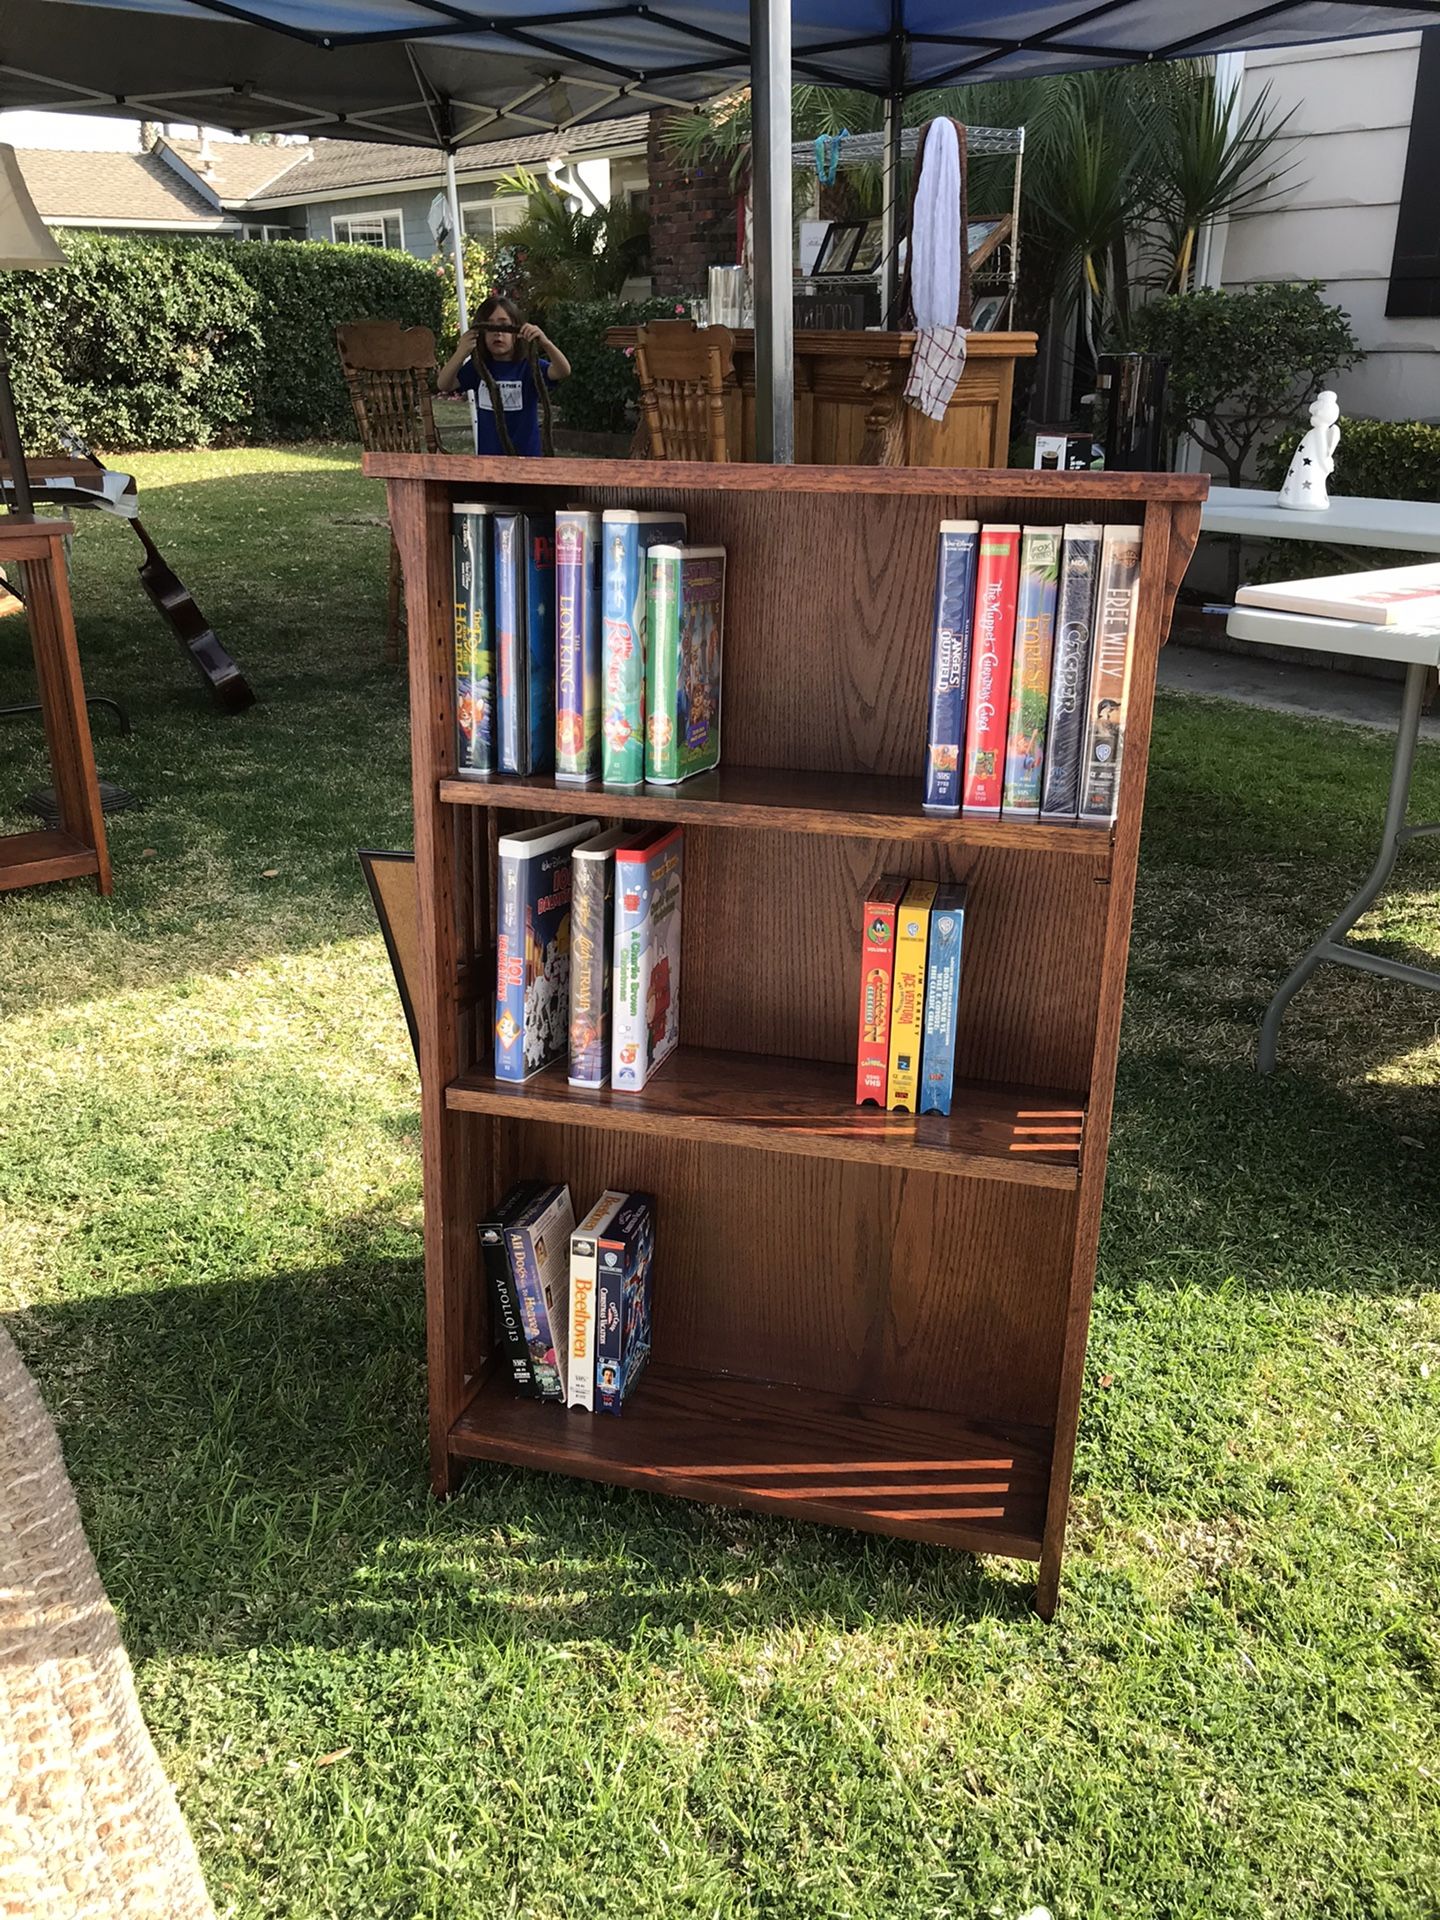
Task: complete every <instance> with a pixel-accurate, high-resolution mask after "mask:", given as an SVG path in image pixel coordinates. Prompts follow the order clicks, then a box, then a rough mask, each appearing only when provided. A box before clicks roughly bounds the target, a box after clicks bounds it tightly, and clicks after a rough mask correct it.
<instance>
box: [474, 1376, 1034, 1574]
mask: <svg viewBox="0 0 1440 1920" xmlns="http://www.w3.org/2000/svg"><path fill="white" fill-rule="evenodd" d="M1050 1450H1051V1435H1050V1433H1049V1430H1048V1429H1046V1428H1040V1427H1017V1426H1009V1425H1007V1426H990V1425H988V1424H984V1423H977V1422H968V1421H966V1420H964V1419H962V1418H961V1417H960V1416H959V1415H956V1414H947V1413H935V1412H931V1411H928V1410H925V1409H914V1408H905V1407H889V1406H873V1405H869V1404H866V1403H864V1402H860V1401H854V1400H846V1399H842V1398H840V1397H839V1396H837V1395H835V1394H828V1393H818V1392H814V1391H811V1390H809V1389H805V1388H800V1387H788V1386H772V1385H769V1384H767V1383H765V1382H762V1381H754V1380H737V1379H733V1378H731V1377H729V1376H725V1375H718V1374H707V1373H701V1372H697V1371H692V1370H690V1369H688V1368H683V1367H664V1366H652V1367H650V1369H649V1370H648V1371H647V1373H646V1375H645V1378H644V1380H643V1381H642V1382H641V1384H640V1386H639V1387H638V1388H637V1390H636V1395H635V1398H634V1399H633V1400H632V1401H630V1402H629V1403H628V1404H627V1405H626V1407H625V1410H624V1412H623V1413H622V1414H620V1415H619V1416H618V1417H613V1416H611V1415H608V1414H587V1413H580V1412H578V1411H577V1412H567V1411H566V1410H565V1409H563V1408H561V1407H558V1406H556V1405H554V1404H541V1403H540V1402H538V1401H534V1400H526V1399H522V1398H520V1397H518V1396H517V1395H515V1394H514V1393H512V1392H511V1390H510V1385H509V1382H508V1380H507V1379H506V1378H505V1377H504V1375H503V1374H502V1373H501V1371H500V1370H499V1368H498V1367H497V1368H494V1369H492V1371H491V1372H490V1373H489V1374H488V1375H487V1377H486V1379H485V1381H484V1382H483V1383H482V1385H481V1386H480V1388H479V1389H478V1391H477V1393H476V1395H475V1397H474V1398H473V1399H472V1400H471V1402H470V1404H469V1405H468V1406H467V1407H466V1409H465V1411H464V1412H463V1413H462V1414H461V1416H460V1418H459V1420H457V1421H456V1423H455V1425H454V1427H453V1428H452V1429H451V1433H450V1451H451V1454H452V1455H454V1456H456V1457H458V1458H461V1459H466V1460H496V1461H504V1462H506V1463H508V1464H510V1465H514V1466H522V1467H535V1468H540V1469H543V1470H548V1471H552V1472H557V1473H568V1474H571V1475H574V1476H576V1477H577V1478H580V1479H583V1480H603V1481H608V1482H611V1483H613V1484H615V1485H618V1486H627V1487H640V1488H644V1489H645V1490H647V1491H649V1492H652V1493H669V1494H678V1495H681V1496H682V1497H684V1498H687V1499H692V1500H707V1501H711V1502H714V1503H716V1504H718V1505H721V1506H728V1507H748V1508H753V1509H755V1510H757V1511H759V1512H767V1513H782V1514H786V1515H788V1516H790V1517H792V1518H795V1519H805V1520H818V1521H821V1522H824V1523H828V1524H829V1525H832V1526H845V1527H856V1528H859V1529H861V1530H862V1531H865V1532H868V1533H887V1534H894V1535H898V1536H900V1537H902V1538H904V1539H909V1540H926V1541H931V1542H933V1543H936V1544H938V1545H940V1546H948V1547H960V1548H964V1549H966V1550H968V1551H969V1552H972V1553H995V1554H1006V1555H1013V1556H1016V1557H1018V1558H1021V1559H1027V1560H1035V1559H1038V1558H1039V1557H1040V1544H1041V1538H1042V1534H1043V1531H1044V1524H1045V1503H1046V1497H1047V1494H1048V1491H1049V1479H1050Z"/></svg>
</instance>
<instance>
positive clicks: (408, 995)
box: [359, 847, 420, 1066]
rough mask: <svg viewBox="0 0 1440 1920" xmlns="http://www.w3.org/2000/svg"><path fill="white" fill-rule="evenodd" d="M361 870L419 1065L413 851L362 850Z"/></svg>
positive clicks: (416, 1061) (418, 946)
mask: <svg viewBox="0 0 1440 1920" xmlns="http://www.w3.org/2000/svg"><path fill="white" fill-rule="evenodd" d="M359 860H360V870H361V872H362V873H363V874H364V875H365V884H366V886H367V887H369V889H370V898H371V899H372V900H373V901H374V903H375V918H376V919H377V920H378V921H379V922H380V932H381V933H382V935H383V936H384V939H385V951H386V953H388V954H389V956H390V967H391V971H392V972H393V973H394V975H395V985H396V987H397V988H398V989H399V992H400V1005H401V1007H402V1008H403V1009H404V1013H405V1024H406V1026H407V1027H409V1029H410V1044H411V1046H412V1047H414V1049H415V1064H416V1065H417V1066H418V1065H419V1064H420V1029H419V1027H418V1026H417V1025H416V1024H415V1002H414V998H413V995H412V989H413V987H414V985H415V982H416V979H417V978H418V975H419V971H420V922H419V918H418V902H417V888H416V884H415V856H414V854H413V853H379V852H376V851H375V850H374V849H373V848H371V847H361V848H360V849H359Z"/></svg>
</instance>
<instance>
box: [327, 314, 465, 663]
mask: <svg viewBox="0 0 1440 1920" xmlns="http://www.w3.org/2000/svg"><path fill="white" fill-rule="evenodd" d="M335 347H336V350H337V352H338V353H339V355H340V367H341V371H342V372H343V373H344V375H345V386H346V388H347V390H348V392H349V394H350V404H351V406H352V407H353V408H354V409H355V424H356V426H357V427H358V428H359V429H360V444H361V446H362V447H364V449H365V451H366V452H367V453H439V451H440V436H439V434H438V433H437V432H436V430H435V414H434V409H433V407H432V405H431V400H430V389H431V384H432V380H433V377H434V373H435V336H434V334H433V333H432V332H431V331H430V329H429V328H428V327H402V326H401V325H400V324H399V323H398V321H394V320H356V321H353V322H352V323H351V324H350V325H348V326H343V327H336V329H335ZM400 599H401V596H400V550H399V548H398V547H397V546H396V545H395V536H394V535H393V534H392V535H391V536H390V582H389V591H388V597H387V602H386V614H385V658H386V660H387V661H398V660H399V658H400Z"/></svg>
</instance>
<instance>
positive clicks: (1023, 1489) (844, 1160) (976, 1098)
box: [365, 454, 1206, 1617]
mask: <svg viewBox="0 0 1440 1920" xmlns="http://www.w3.org/2000/svg"><path fill="white" fill-rule="evenodd" d="M365 464H366V470H367V472H369V473H371V474H376V475H380V476H382V477H384V478H386V479H387V480H388V482H389V492H390V510H391V518H392V523H393V525H394V528H395V532H396V536H397V538H398V540H399V542H400V548H401V552H402V555H403V559H404V569H405V581H406V590H407V593H408V596H409V619H410V676H411V678H410V690H411V713H412V728H413V746H414V783H415V847H416V858H417V863H418V887H419V919H420V944H421V962H420V964H421V978H420V983H419V986H420V991H419V994H418V996H417V1011H418V1015H419V1025H420V1051H421V1089H422V1093H421V1097H422V1105H423V1121H424V1177H425V1249H426V1297H427V1307H428V1327H429V1363H430V1446H431V1467H432V1474H433V1481H434V1485H435V1488H436V1490H437V1491H438V1492H442V1493H443V1492H445V1491H447V1490H448V1489H450V1488H451V1487H452V1486H453V1485H454V1484H455V1479H456V1476H457V1475H458V1473H459V1472H460V1471H461V1469H462V1468H463V1466H464V1464H465V1463H466V1462H467V1461H472V1460H493V1461H508V1462H512V1463H517V1464H521V1465H525V1466H530V1467H541V1468H548V1469H552V1470H554V1471H557V1472H561V1473H568V1474H575V1475H579V1476H581V1477H582V1478H586V1479H592V1480H605V1481H614V1482H619V1483H622V1484H624V1485H626V1486H633V1487H643V1488H648V1489H650V1490H652V1491H657V1492H666V1493H672V1494H683V1495H687V1496H690V1497H692V1498H695V1499H700V1500H707V1501H716V1502H720V1503H721V1504H725V1505H731V1506H744V1507H750V1508H755V1509H759V1510H762V1511H765V1512H771V1513H777V1514H783V1515H786V1516H787V1517H792V1518H806V1519H811V1520H817V1521H823V1522H827V1523H829V1524H832V1525H843V1526H847V1527H854V1528H860V1529H863V1530H866V1531H869V1532H872V1533H880V1534H898V1535H903V1536H905V1537H907V1538H911V1539H919V1540H926V1541H934V1542H939V1543H941V1544H943V1545H947V1546H953V1547H961V1548H967V1549H969V1550H971V1551H973V1552H993V1553H1000V1554H1008V1555H1017V1556H1021V1557H1024V1558H1028V1559H1031V1560H1038V1561H1039V1562H1040V1576H1039V1589H1038V1596H1037V1604H1038V1605H1039V1607H1040V1610H1041V1611H1042V1612H1043V1613H1044V1614H1046V1615H1047V1617H1048V1615H1049V1614H1050V1612H1051V1611H1052V1610H1053V1608H1054V1605H1055V1602H1056V1596H1057V1593H1058V1584H1059V1577H1060V1564H1061V1553H1062V1549H1063V1543H1064V1537H1065V1517H1066V1510H1067V1504H1068V1500H1069V1491H1070V1474H1071V1465H1072V1461H1073V1458H1074V1447H1075V1435H1076V1424H1077V1418H1078V1413H1079V1404H1080V1382H1081V1374H1082V1369H1083V1364H1084V1356H1085V1341H1086V1332H1087V1327H1088V1322H1089V1313H1090V1299H1091V1290H1092V1286H1093V1281H1094V1272H1095V1251H1096V1242H1097V1236H1098V1233H1099V1225H1100V1206H1101V1197H1102V1193H1103V1190H1104V1184H1105V1154H1106V1145H1107V1141H1108V1138H1109V1132H1110V1108H1111V1097H1112V1091H1113V1086H1114V1077H1115V1058H1116V1049H1117V1045H1118V1040H1119V1032H1120V1010H1121V1001H1122V998H1123V993H1124V980H1125V959H1126V950H1127V945H1128V940H1129V932H1130V912H1131V903H1132V899H1133V896H1134V887H1135V866H1136V857H1137V853H1138V849H1139V841H1140V821H1141V810H1142V806H1143V801H1144V791H1145V765H1146V755H1147V750H1148V746H1149V737H1150V718H1151V708H1152V704H1153V696H1154V686H1155V669H1156V661H1157V656H1158V651H1159V647H1160V644H1161V641H1162V639H1163V637H1164V635H1165V631H1166V628H1167V625H1168V621H1169V616H1170V610H1171V606H1172V604H1173V599H1174V594H1175V589H1176V587H1177V585H1178V583H1179V580H1180V577H1181V575H1182V573H1183V572H1184V568H1185V563H1186V561H1187V559H1188V558H1189V555H1190V552H1191V550H1192V548H1193V546H1194V543H1195V537H1196V533H1197V530H1198V524H1199V502H1200V500H1201V498H1202V497H1203V495H1204V491H1205V486H1206V482H1205V481H1204V480H1203V479H1202V478H1198V477H1194V478H1192V477H1189V476H1172V475H1139V474H1109V475H1100V474H1054V473H1032V472H1028V471H1024V472H1020V471H1016V472H1007V473H1003V474H997V473H990V472H983V471H968V472H964V471H947V470H939V469H928V470H927V469H886V468H876V467H850V468H840V467H835V468H826V467H815V466H812V467H808V468H807V467H768V466H757V465H751V466H745V465H739V464H733V465H728V466H702V465H685V464H658V463H641V462H634V461H613V462H598V461H569V462H563V461H548V462H545V463H544V464H543V465H542V464H540V463H537V462H533V461H532V462H527V461H513V462H509V461H479V460H471V459H464V458H459V457H445V456H438V457H436V456H427V455H373V454H372V455H367V456H366V463H365ZM457 498H467V499H471V500H474V499H493V500H496V501H505V500H510V501H514V502H516V503H526V504H531V505H537V506H540V505H547V504H572V505H573V504H579V505H588V506H593V507H597V508H602V507H605V506H611V505H628V506H635V507H648V508H655V507H662V506H666V507H682V508H683V509H684V511H685V512H686V513H687V514H688V516H689V521H690V528H691V531H692V535H693V537H694V538H695V539H696V540H697V541H704V542H711V541H719V542H723V543H724V545H725V546H726V548H727V550H728V553H729V571H728V606H727V619H726V632H725V675H724V688H725V692H724V706H723V740H724V756H725V757H724V763H723V765H722V766H721V767H720V768H719V769H718V770H717V771H716V772H715V773H712V774H708V775H705V776H704V777H702V778H701V779H699V780H696V781H694V782H691V783H687V784H686V785H684V786H682V787H680V788H676V789H656V788H649V789H647V790H645V791H644V792H642V793H639V794H627V793H619V792H614V791H606V790H605V789H603V788H599V787H589V788H583V789H576V788H573V787H571V788H565V787H560V786H557V784H556V782H555V781H554V780H553V779H551V778H548V777H534V778H511V779H506V778H503V777H496V778H493V779H490V780H483V781H473V780H461V779H457V778H456V777H455V750H454V739H455V727H454V694H453V662H454V648H453V640H452V632H451V618H452V598H453V593H452V581H451V551H450V528H451V503H452V500H454V499H457ZM987 518H988V519H992V520H1005V521H1014V520H1022V521H1023V520H1030V521H1048V522H1060V521H1063V520H1066V519H1072V520H1074V519H1082V520H1101V521H1107V520H1108V521H1131V520H1136V519H1138V520H1142V521H1143V525H1144V547H1143V558H1142V568H1141V580H1140V614H1139V627H1138V632H1137V635H1136V639H1135V647H1134V655H1133V670H1132V677H1131V691H1130V710H1129V731H1128V737H1127V743H1126V753H1125V768H1124V777H1123V780H1122V784H1121V792H1120V811H1119V818H1118V821H1117V823H1116V825H1115V827H1114V828H1113V829H1108V828H1079V827H1042V826H1038V825H1028V824H1023V823H1016V822H1006V821H1003V820H1001V821H999V822H995V823H989V822H977V821H973V820H966V819H937V818H935V817H933V816H927V815H925V814H924V813H923V812H922V811H921V804H920V803H921V782H920V771H921V766H922V763H923V758H924V749H925V714H926V695H927V689H928V683H929V657H930V623H931V607H932V599H933V593H934V573H935V552H936V530H937V527H938V525H939V523H940V521H941V520H943V519H980V520H984V519H987ZM559 812H572V813H573V812H585V813H594V814H596V815H598V816H600V817H602V818H603V819H605V820H609V821H613V820H618V819H630V820H641V819H644V820H667V821H678V822H680V823H682V824H683V825H684V827H685V833H686V845H685V895H684V947H683V954H682V966H681V987H680V997H681V1045H680V1048H679V1050H678V1052H677V1053H676V1054H675V1055H674V1056H673V1057H672V1058H671V1060H670V1061H668V1062H667V1063H666V1065H665V1066H664V1067H663V1068H661V1070H660V1071H659V1072H658V1073H657V1074H656V1075H655V1077H654V1078H653V1080H652V1081H651V1082H650V1084H649V1085H648V1086H647V1087H646V1088H645V1089H644V1090H643V1092H640V1093H635V1094H623V1093H615V1092H612V1091H610V1090H608V1089H607V1090H602V1091H600V1092H581V1091H578V1090H576V1089H573V1088H571V1087H570V1086H569V1085H568V1084H567V1082H566V1078H565V1068H564V1065H563V1063H562V1064H560V1065H559V1066H558V1067H557V1068H552V1069H550V1070H549V1071H547V1072H545V1073H543V1074H541V1075H539V1076H538V1077H536V1078H535V1079H532V1080H530V1081H527V1082H525V1083H524V1084H523V1085H518V1086H516V1085H510V1084H500V1083H498V1082H497V1081H496V1080H495V1078H494V1075H493V1052H492V1042H491V1032H492V1027H493V1019H494V1003H493V988H494V959H493V928H494V897H495V883H496V841H497V838H498V836H499V835H500V834H501V833H503V832H505V831H507V830H510V829H512V828H514V827H515V826H517V825H523V824H530V823H533V822H534V820H535V818H536V816H537V815H539V814H552V813H559ZM882 871H890V872H902V873H908V874H912V875H914V876H916V877H921V878H932V879H939V878H942V877H947V878H957V879H963V880H965V881H967V882H968V884H969V888H970V899H969V909H968V913H967V926H966V949H965V961H964V977H963V984H962V991H961V1017H960V1033H959V1047H958V1059H957V1076H958V1084H957V1094H956V1099H955V1105H954V1112H953V1114H952V1115H951V1116H950V1117H949V1118H946V1119H942V1118H940V1117H939V1116H937V1115H934V1114H930V1115H925V1116H923V1117H921V1118H919V1119H912V1118H910V1117H908V1116H906V1115H903V1114H886V1113H881V1112H879V1111H877V1110H876V1109H874V1108H869V1107H867V1108H856V1107H855V1106H854V1104H853V1099H854V1051H855V1029H856V1010H857V994H858V990H859V965H860V916H861V908H862V903H863V902H864V900H865V899H866V897H867V889H868V887H869V885H870V883H871V882H872V881H873V880H874V878H875V877H876V875H877V874H879V873H880V872H882ZM524 1175H535V1176H540V1177H543V1178H545V1179H547V1180H562V1179H563V1180H566V1181H568V1182H569V1183H570V1185H571V1188H572V1191H573V1193H574V1196H575V1200H576V1204H577V1207H581V1208H583V1207H587V1206H588V1205H589V1204H590V1203H591V1201H592V1200H593V1199H594V1197H595V1195H596V1194H597V1193H599V1192H600V1191H601V1190H602V1189H603V1188H605V1187H644V1188H648V1189H650V1190H651V1191H653V1192H654V1193H655V1194H656V1195H657V1196H658V1201H659V1228H658V1254H657V1268H656V1273H657V1277H656V1285H655V1344H654V1357H653V1360H652V1364H651V1367H650V1370H649V1372H648V1374H647V1376H646V1378H645V1379H644V1380H643V1382H642V1383H641V1386H640V1388H639V1390H638V1392H637V1394H636V1397H635V1399H634V1400H633V1402H631V1403H630V1404H628V1405H627V1406H626V1409H625V1411H624V1413H623V1414H622V1415H621V1416H620V1417H619V1418H606V1417H604V1416H602V1415H586V1414H581V1413H578V1412H577V1413H567V1412H565V1411H564V1410H562V1409H561V1408H559V1407H556V1406H553V1405H542V1404H540V1403H537V1402H535V1401H528V1400H521V1399H517V1398H515V1397H514V1395H513V1394H512V1393H511V1391H510V1387H509V1379H508V1369H507V1368H506V1367H505V1366H504V1365H503V1364H500V1363H499V1356H498V1354H497V1351H496V1347H495V1340H494V1332H493V1330H492V1327H491V1324H490V1308H489V1303H488V1301H487V1299H486V1294H485V1285H484V1279H483V1275H482V1270H481V1264H480V1251H479V1245H478V1240H477V1235H476V1226H477V1223H478V1222H479V1220H480V1219H481V1218H482V1217H483V1216H485V1215H486V1214H488V1213H489V1211H490V1210H491V1209H492V1208H493V1206H494V1204H495V1202H496V1201H497V1200H498V1199H499V1197H500V1195H501V1194H502V1193H503V1192H504V1190H505V1189H506V1188H507V1187H508V1186H509V1185H510V1184H511V1182H512V1181H514V1180H516V1179H518V1178H520V1177H521V1176H524Z"/></svg>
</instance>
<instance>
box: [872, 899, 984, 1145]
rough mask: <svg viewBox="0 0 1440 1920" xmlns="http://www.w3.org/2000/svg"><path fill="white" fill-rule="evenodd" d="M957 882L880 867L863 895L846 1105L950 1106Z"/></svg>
mask: <svg viewBox="0 0 1440 1920" xmlns="http://www.w3.org/2000/svg"><path fill="white" fill-rule="evenodd" d="M965 900H966V888H965V885H964V883H963V882H961V881H941V882H939V883H937V882H936V881H934V880H907V879H906V878H905V877H904V876H903V875H901V874H893V873H887V874H885V875H884V876H883V877H882V878H881V879H880V880H879V881H878V882H877V883H876V885H875V886H874V888H873V889H872V890H871V893H870V897H869V899H868V900H867V901H866V902H865V913H864V921H863V931H862V934H861V942H860V945H861V963H860V1039H859V1047H858V1050H857V1055H856V1066H855V1104H856V1106H860V1107H863V1106H865V1105H866V1104H867V1103H868V1102H872V1101H873V1102H874V1103H875V1104H876V1105H877V1106H881V1107H885V1108H898V1109H900V1110H901V1111H903V1112H905V1113H946V1114H948V1113H949V1111H950V1103H951V1098H952V1095H953V1091H954V1085H955V1034H956V1030H957V1027H958V1025H959V1017H960V961H961V956H962V950H963V946H964V940H965Z"/></svg>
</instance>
